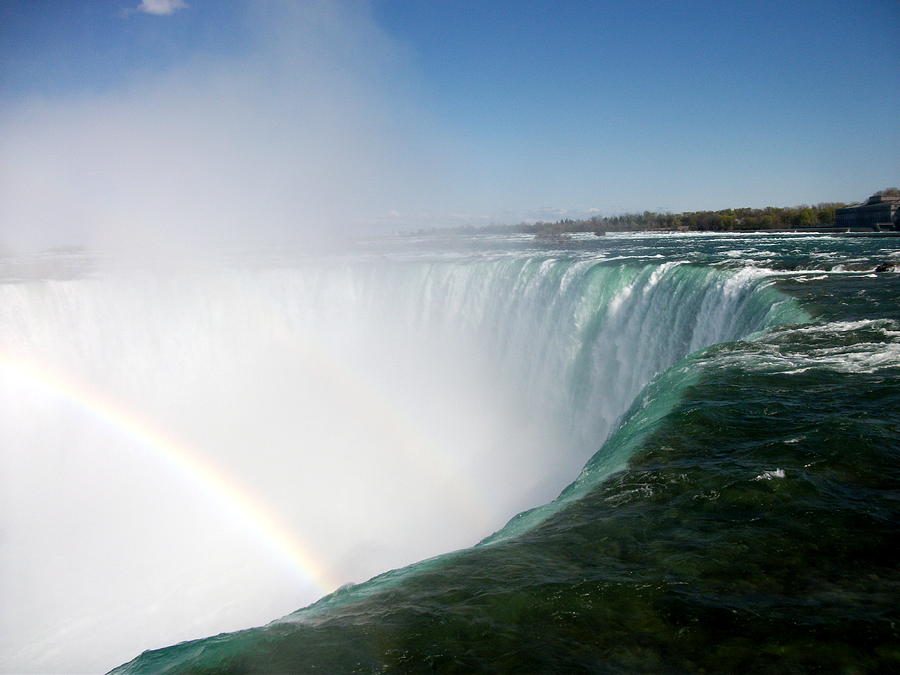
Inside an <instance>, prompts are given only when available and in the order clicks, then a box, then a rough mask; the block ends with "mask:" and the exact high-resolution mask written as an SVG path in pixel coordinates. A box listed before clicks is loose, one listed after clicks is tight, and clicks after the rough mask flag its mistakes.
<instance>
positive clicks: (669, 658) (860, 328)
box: [113, 234, 900, 673]
mask: <svg viewBox="0 0 900 675" xmlns="http://www.w3.org/2000/svg"><path fill="white" fill-rule="evenodd" d="M248 260H249V261H250V264H249V265H248ZM882 263H887V265H888V267H889V271H885V272H878V273H875V272H874V268H875V267H876V265H879V264H882ZM241 265H243V266H244V267H250V268H253V269H257V270H258V269H263V270H279V271H281V272H284V271H285V270H287V271H290V273H291V274H293V273H294V272H293V270H297V269H301V268H302V269H303V270H304V271H303V272H302V275H303V278H304V279H306V280H313V281H309V283H305V284H304V285H301V286H296V287H292V289H293V290H291V297H302V298H303V304H309V303H316V302H318V303H321V305H322V306H323V307H335V306H337V299H336V298H337V297H338V295H340V296H341V297H345V296H348V295H349V296H352V297H353V303H352V306H353V307H354V308H356V316H355V318H354V319H353V320H359V321H367V320H368V319H366V316H367V315H368V314H371V316H376V317H390V322H391V323H392V325H396V326H398V327H401V330H400V332H401V333H411V334H416V335H418V334H428V335H433V334H437V335H441V336H443V338H444V339H446V345H443V347H442V348H446V350H451V349H453V348H458V347H460V346H461V345H462V346H467V349H466V353H471V352H470V351H469V350H468V347H472V349H473V350H474V346H477V347H478V350H477V351H478V353H479V354H481V355H482V356H483V357H484V359H485V360H484V363H483V367H484V368H485V369H487V370H489V371H490V374H491V381H497V382H505V383H507V384H509V385H510V388H509V389H510V391H514V392H516V395H517V396H518V397H519V398H518V399H517V400H518V403H519V406H520V407H519V408H517V410H518V411H519V412H520V413H521V414H522V415H523V416H524V417H527V418H528V420H527V421H528V424H524V422H523V428H524V429H525V430H526V431H527V432H528V434H524V433H523V435H522V437H521V438H519V439H518V440H517V442H518V443H522V446H521V447H522V452H523V460H524V459H525V457H524V453H525V452H526V449H525V448H526V447H527V448H528V449H527V452H528V453H529V454H533V453H535V452H537V451H536V450H535V449H534V448H532V447H531V446H530V445H528V444H527V439H526V438H525V437H526V435H530V437H533V438H532V442H536V441H534V439H537V441H539V442H540V443H544V444H549V447H547V448H546V450H547V452H546V455H540V458H541V461H542V462H543V463H544V464H543V466H544V467H545V470H544V473H545V474H546V476H545V477H546V478H547V482H546V484H545V485H543V486H541V487H539V488H535V489H533V490H532V489H529V490H526V491H525V492H524V493H522V494H524V495H526V496H528V498H534V495H539V494H545V493H546V491H547V490H553V489H554V487H553V486H558V487H556V488H555V492H554V493H553V494H559V496H558V497H556V498H555V499H553V498H552V494H551V495H550V498H548V499H544V500H543V501H537V502H532V503H530V504H524V505H523V507H521V508H519V509H518V510H521V513H520V514H519V515H517V516H514V517H513V518H511V519H510V520H509V522H508V523H507V524H506V525H505V526H502V527H499V526H500V523H498V529H497V531H496V532H494V533H493V534H488V533H485V534H486V535H487V536H485V537H484V538H483V539H482V540H481V541H480V542H478V543H476V542H474V541H473V542H471V543H472V544H474V545H473V546H471V547H470V548H464V549H461V550H457V551H453V552H451V553H447V554H444V555H439V556H437V557H432V558H429V559H427V560H424V561H423V562H419V563H416V564H413V565H409V566H407V567H400V568H398V569H395V570H392V571H390V572H387V573H384V574H381V575H379V576H376V577H375V578H373V579H371V580H369V581H367V582H364V583H360V584H356V585H348V586H345V587H342V588H341V589H340V590H338V591H337V592H335V593H333V594H331V595H329V596H326V597H325V598H322V599H321V600H319V601H318V602H316V603H314V604H312V605H310V606H308V607H305V608H302V609H298V610H297V611H295V612H293V613H291V614H288V615H287V616H284V617H283V618H281V619H277V620H275V621H273V622H271V623H269V624H267V625H264V626H261V627H258V628H249V629H247V630H243V631H238V632H233V633H224V634H221V635H217V636H215V637H210V638H206V639H201V640H193V641H189V642H184V643H181V644H178V645H175V646H172V647H167V648H164V649H157V650H152V651H146V652H144V653H143V654H141V655H140V656H138V657H137V658H135V659H134V660H133V661H131V662H129V663H127V664H125V665H122V666H120V667H119V668H117V669H115V670H114V671H113V672H116V673H151V672H152V673H156V672H172V673H176V672H177V673H183V672H194V673H219V672H222V673H241V672H291V673H294V672H325V673H331V672H361V673H369V672H398V673H407V672H416V673H418V672H460V673H468V672H601V673H606V672H609V673H632V672H654V673H656V672H798V673H800V672H817V671H821V672H846V673H862V672H890V671H892V670H896V669H898V668H900V641H898V636H897V626H898V623H897V622H898V619H900V617H898V614H900V612H898V610H897V606H898V603H897V598H898V597H900V572H898V571H897V566H896V564H895V562H894V557H893V556H894V554H893V548H894V546H895V542H896V540H897V535H898V518H897V516H898V513H897V510H898V498H900V492H898V481H900V469H898V466H900V462H898V460H900V301H898V298H900V273H898V271H900V243H898V242H897V240H894V239H842V238H836V237H826V236H792V235H768V236H767V235H742V236H737V235H696V234H691V235H622V236H612V235H610V236H607V237H603V238H593V237H582V238H575V239H573V240H572V241H569V242H566V243H564V244H539V243H536V242H534V241H533V240H531V239H529V238H526V237H468V238H461V239H436V238H428V237H421V238H407V239H394V240H379V241H373V242H364V243H362V244H360V247H359V248H358V250H356V251H354V252H353V253H351V254H340V255H334V256H332V257H331V258H330V259H329V260H327V261H326V262H325V264H324V265H323V264H322V262H321V261H318V262H316V263H315V264H312V265H311V264H310V263H309V262H308V261H307V262H298V260H297V258H296V256H294V255H293V254H291V253H290V252H285V251H268V250H266V251H259V252H257V253H256V254H255V255H254V256H253V257H252V258H249V259H247V258H245V259H244V260H243V261H242V262H241ZM311 270H312V271H311ZM254 283H256V282H254ZM304 289H305V290H304ZM310 289H312V290H310ZM338 289H339V291H340V293H338ZM279 292H283V289H282V290H281V291H279ZM304 294H307V295H304ZM316 316H317V318H318V320H320V321H321V320H323V319H322V317H323V316H325V314H324V313H322V314H316ZM329 320H332V321H336V322H341V321H350V320H351V319H350V317H345V316H344V315H342V314H340V313H338V314H337V315H335V316H332V317H330V319H329ZM384 320H385V321H387V320H388V319H386V318H385V319H384ZM447 353H450V352H449V351H447ZM397 368H398V370H400V369H402V364H401V365H398V366H397ZM513 450H515V448H514V449H513ZM512 457H513V459H512V460H511V461H513V462H514V461H515V459H514V458H515V453H513V455H512ZM508 461H509V460H508ZM538 483H540V481H538ZM567 484H568V485H567ZM566 485H567V486H566ZM499 489H500V486H499V485H498V490H499ZM542 491H543V492H542ZM520 497H521V495H520ZM511 499H512V498H511ZM510 503H514V500H513V502H510ZM434 527H435V528H439V527H440V524H439V523H435V524H434ZM241 593H242V589H241V588H234V591H233V599H235V600H236V601H238V602H239V601H240V597H241Z"/></svg>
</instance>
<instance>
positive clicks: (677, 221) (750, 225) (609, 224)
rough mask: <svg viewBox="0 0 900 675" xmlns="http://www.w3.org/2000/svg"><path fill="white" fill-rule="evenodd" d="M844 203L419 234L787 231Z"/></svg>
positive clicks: (824, 219) (828, 219) (823, 223)
mask: <svg viewBox="0 0 900 675" xmlns="http://www.w3.org/2000/svg"><path fill="white" fill-rule="evenodd" d="M875 194H876V195H880V196H883V197H900V188H896V187H890V188H885V189H884V190H879V191H878V192H876V193H875ZM844 206H847V204H845V203H843V202H822V203H819V204H815V205H813V206H810V205H808V204H801V205H800V206H786V207H780V206H767V207H765V208H762V209H751V208H748V207H744V208H738V209H722V210H720V211H685V212H684V213H656V212H654V211H644V212H643V213H625V214H622V215H620V216H594V217H592V218H580V219H573V218H564V219H562V220H557V221H552V222H548V221H538V222H536V223H518V224H516V225H486V226H482V227H476V226H472V225H468V226H462V227H451V228H440V229H438V230H419V232H418V233H419V234H423V233H425V232H428V231H430V232H435V231H437V232H447V233H478V232H480V233H498V234H504V233H516V232H522V233H529V234H541V235H543V234H549V235H557V234H558V235H562V234H565V233H568V232H640V231H645V230H676V231H677V230H683V231H692V232H727V231H733V230H783V229H793V228H798V227H812V228H815V227H831V226H833V225H834V223H835V210H837V209H840V208H843V207H844Z"/></svg>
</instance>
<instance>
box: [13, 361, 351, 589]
mask: <svg viewBox="0 0 900 675" xmlns="http://www.w3.org/2000/svg"><path fill="white" fill-rule="evenodd" d="M0 373H3V374H4V376H6V377H8V378H11V379H12V380H15V381H17V382H20V383H23V384H25V385H26V386H29V387H32V388H35V389H38V390H40V391H42V392H44V393H47V394H50V395H53V396H56V397H59V398H61V399H64V400H66V401H68V402H70V403H72V404H74V405H75V406H77V407H78V408H80V409H81V410H82V411H84V412H85V413H87V414H89V415H91V416H93V417H95V418H97V419H99V420H101V421H102V422H104V423H105V424H107V425H109V426H110V427H112V428H114V429H117V430H118V431H120V432H121V433H122V434H124V435H126V436H128V437H130V438H131V439H133V440H136V441H138V442H139V443H140V444H141V445H143V446H145V447H146V448H148V449H149V450H150V451H151V452H153V453H154V454H156V455H157V456H159V457H160V458H162V459H163V460H164V461H165V462H166V463H168V464H169V465H170V467H171V468H172V470H174V471H177V472H179V473H182V474H185V475H187V476H188V477H189V478H190V479H191V481H192V482H194V483H197V484H199V485H201V486H202V487H203V489H204V490H205V491H206V492H207V494H209V495H210V496H211V497H212V498H214V499H216V500H217V501H218V502H220V503H221V504H222V505H223V506H225V507H226V508H228V509H231V510H233V511H235V512H237V513H238V514H239V515H240V516H241V517H243V518H246V519H248V520H249V521H250V523H251V524H252V527H253V530H254V531H255V532H256V534H257V536H259V537H260V539H261V540H262V541H263V542H264V543H265V544H266V545H267V546H268V547H269V548H271V549H272V550H273V551H274V552H275V553H276V554H277V555H279V556H280V557H282V558H283V559H285V560H286V562H287V563H288V564H289V565H290V566H292V567H293V568H294V569H296V570H297V571H298V572H299V573H300V574H301V576H302V577H303V578H305V579H306V580H307V581H308V582H310V583H312V584H313V585H314V586H315V587H316V588H317V589H318V590H319V591H321V592H322V593H328V592H330V591H333V590H334V589H336V588H337V587H338V586H339V585H340V584H339V582H338V581H337V580H336V579H334V578H333V577H332V576H331V574H330V573H329V571H328V569H326V567H325V566H324V565H323V564H321V563H320V562H319V561H318V560H317V558H316V555H315V553H314V552H313V551H312V550H311V549H310V547H309V546H308V545H307V544H306V543H305V542H304V541H303V540H302V538H301V537H300V535H299V534H298V533H297V532H295V531H293V530H292V529H291V528H290V527H288V526H287V525H286V524H285V523H283V522H282V521H281V520H280V519H279V518H278V516H277V515H276V514H275V513H273V512H272V511H271V510H270V509H269V508H268V507H267V506H266V505H265V504H263V503H262V502H261V501H260V500H259V499H258V498H256V497H255V496H254V495H253V494H252V493H251V492H250V491H248V490H247V489H246V488H244V487H243V486H242V485H240V483H239V482H238V481H237V480H235V479H234V478H233V477H231V476H228V475H226V474H225V473H224V472H223V471H221V470H220V469H219V468H218V467H217V466H215V465H214V464H213V463H212V462H211V461H210V460H208V459H207V458H205V457H204V456H203V455H202V454H201V453H200V452H198V451H197V450H196V449H194V448H192V447H191V446H190V445H188V444H186V443H184V442H182V441H180V440H178V439H176V438H174V437H173V436H171V435H170V434H168V433H166V432H165V431H164V430H162V429H160V428H159V427H158V426H156V425H155V424H154V423H153V422H152V421H151V420H149V419H145V418H143V417H141V416H140V415H138V414H137V413H135V412H133V411H131V410H129V409H127V408H126V407H124V406H123V405H122V404H121V403H119V402H117V401H115V400H113V399H112V398H110V397H108V396H106V395H104V394H102V393H101V392H99V391H96V390H94V389H92V388H90V387H88V386H87V385H85V384H84V383H81V382H78V381H76V380H75V379H74V378H72V377H69V376H66V375H64V374H62V373H60V372H58V371H54V370H51V369H50V368H48V367H46V366H43V365H41V364H38V363H34V362H32V361H27V360H25V359H21V358H12V357H10V356H9V355H3V354H0Z"/></svg>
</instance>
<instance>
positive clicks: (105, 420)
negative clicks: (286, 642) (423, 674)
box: [0, 255, 797, 670]
mask: <svg viewBox="0 0 900 675" xmlns="http://www.w3.org/2000/svg"><path fill="white" fill-rule="evenodd" d="M796 312H797V310H796V309H795V307H794V305H793V304H792V303H791V302H790V301H788V300H787V299H786V298H785V297H784V296H782V295H780V294H779V293H777V292H776V291H775V290H774V289H772V288H771V287H769V286H768V281H767V279H766V277H765V274H764V273H763V272H760V271H755V270H744V271H724V270H720V269H716V268H712V267H701V266H693V265H689V264H682V263H677V262H663V263H660V264H625V263H621V262H619V263H604V262H601V261H597V260H592V259H578V258H571V257H553V256H548V255H511V256H501V257H498V258H496V259H483V258H472V259H453V260H441V259H436V260H435V259H431V260H428V259H423V260H378V259H361V260H354V261H347V260H337V261H335V260H332V261H329V262H327V263H326V262H309V263H305V264H302V265H294V266H282V267H274V266H271V267H265V266H264V267H256V268H254V267H247V266H245V267H240V266H236V267H225V268H203V269H196V270H183V269H182V270H169V271H167V272H166V273H161V272H159V271H156V272H150V271H144V272H122V271H119V272H114V273H113V272H110V273H95V274H90V275H70V276H68V277H67V278H61V279H53V278H24V279H22V278H20V279H15V280H8V281H7V282H5V283H0V359H2V361H0V363H2V364H4V367H3V371H2V372H3V375H4V377H3V379H2V384H0V404H2V410H3V412H2V413H0V414H2V418H0V421H2V426H0V442H2V446H3V448H4V452H3V467H2V469H3V471H2V474H3V476H4V486H3V490H2V496H3V499H4V503H3V509H2V514H3V515H2V516H0V524H2V528H3V532H4V540H3V547H4V550H3V554H2V559H3V564H4V575H3V579H4V582H3V592H4V597H6V598H8V601H7V602H8V604H10V605H11V606H13V607H15V608H16V612H15V614H16V616H15V617H14V619H15V620H14V621H13V617H11V615H10V617H9V618H6V617H5V618H4V622H5V623H4V626H3V628H4V631H0V632H3V633H5V634H7V635H10V636H12V637H10V638H8V639H10V640H14V641H15V642H14V643H10V644H11V645H12V644H15V647H13V646H9V648H7V647H6V646H5V645H4V649H3V652H4V653H12V652H13V651H14V650H18V651H17V652H16V654H17V658H20V659H21V658H25V657H26V656H28V655H29V654H31V655H32V656H33V659H34V660H33V661H32V662H34V663H36V664H38V667H48V668H51V669H52V667H53V663H55V662H54V661H53V660H52V659H54V658H57V656H58V654H57V653H56V652H54V651H53V650H54V649H56V650H59V649H60V647H59V645H60V644H61V643H62V644H78V645H79V653H81V654H83V655H84V654H85V653H88V652H90V653H91V654H90V656H89V657H87V658H89V659H91V660H88V661H85V662H84V663H77V662H72V661H71V660H64V661H60V663H63V662H64V663H65V664H66V666H65V667H66V668H67V669H70V670H72V669H74V670H79V669H96V668H98V667H102V666H109V665H113V664H114V663H115V662H117V661H122V660H124V659H125V658H126V657H129V656H131V655H133V654H134V653H137V652H139V651H141V650H143V649H146V648H150V647H155V646H161V645H162V644H169V643H172V642H175V641H177V640H182V639H188V638H192V637H198V636H200V635H204V634H209V633H214V632H217V631H223V630H234V629H237V628H240V627H245V626H246V625H248V624H252V623H261V622H264V621H266V620H269V619H271V618H273V617H274V616H278V615H280V614H284V613H286V612H288V611H290V610H292V609H295V608H296V607H297V606H300V605H302V604H304V603H308V602H310V601H311V600H314V599H315V598H316V597H318V596H320V595H321V594H322V593H323V592H326V591H329V590H333V585H334V584H335V583H343V582H347V581H362V580H364V579H365V578H368V577H369V576H372V575H373V574H376V573H378V572H381V571H384V570H386V569H390V568H393V567H398V566H401V565H404V564H408V563H410V562H413V561H415V560H418V559H421V558H425V557H428V556H432V555H436V554H439V553H442V552H445V551H448V550H452V549H456V548H461V547H466V546H470V545H472V544H473V543H475V542H476V541H477V540H479V539H481V538H483V537H485V536H486V535H489V534H490V533H491V532H493V531H495V530H497V529H498V528H499V527H500V526H502V525H503V523H504V522H506V521H507V520H508V519H509V518H510V517H511V516H513V515H514V514H516V513H518V512H520V511H523V510H525V509H528V508H530V507H533V506H536V505H539V504H542V503H544V502H547V501H550V500H552V499H553V498H554V497H555V496H556V495H557V494H558V493H559V492H560V490H562V489H563V488H564V487H565V486H566V485H567V484H568V483H570V482H571V481H572V480H573V478H574V477H575V476H576V475H577V474H578V471H579V470H580V468H581V467H582V466H583V465H584V464H585V462H586V461H587V460H588V459H589V458H591V456H592V455H593V454H594V453H595V452H596V451H597V450H598V448H600V447H601V446H602V444H603V442H604V441H605V440H606V438H607V437H608V436H609V435H610V434H611V433H612V432H613V431H614V430H615V429H616V426H617V424H618V422H619V420H620V419H621V418H622V416H623V414H624V413H625V412H626V411H627V410H628V409H629V407H630V406H631V405H632V403H633V401H634V400H635V397H636V396H637V395H638V394H639V393H640V392H641V390H642V389H643V387H644V386H645V385H646V384H647V383H648V382H649V381H650V380H651V379H652V378H653V377H654V376H655V375H657V374H658V373H660V372H662V371H663V370H665V369H666V368H667V367H668V366H670V365H671V364H673V363H675V362H676V361H678V360H679V359H680V358H682V357H683V356H685V355H686V354H688V353H690V352H692V351H694V350H696V349H699V348H702V347H705V346H708V345H711V344H714V343H718V342H723V341H730V340H736V339H739V338H741V337H743V336H746V335H748V334H750V333H752V332H754V331H757V330H760V329H762V328H764V327H766V326H768V325H772V324H774V323H778V322H782V321H785V320H789V319H796V318H797V317H796V316H795V315H796ZM160 439H166V440H160ZM166 443H168V445H166ZM185 457H187V459H185ZM203 467H207V468H203ZM204 471H205V472H206V473H204ZM211 476H215V477H211ZM216 481H218V483H216ZM223 485H225V487H222V486H223ZM248 504H253V505H254V506H253V508H252V509H251V508H250V507H249V506H248ZM275 522H277V523H278V525H273V524H272V523H275ZM284 532H288V533H289V534H284ZM282 534H284V537H288V538H289V537H295V538H296V540H297V542H300V543H296V542H295V544H294V545H295V547H296V548H298V549H302V551H303V553H302V555H300V562H299V563H298V562H297V558H296V557H295V558H294V559H293V560H291V559H288V558H289V557H288V558H286V557H285V556H279V555H274V554H273V553H272V551H271V549H272V548H278V546H279V542H278V541H276V542H275V543H274V544H273V542H272V540H273V539H278V536H280V535H282ZM282 543H283V542H282ZM282 548H284V546H282ZM315 570H319V573H317V572H316V571H315ZM323 570H324V571H325V572H322V571H323ZM326 572H327V574H326ZM326 577H327V579H326ZM236 589H237V590H236ZM7 623H8V624H9V625H6V624H7ZM21 645H25V646H21ZM85 645H97V647H96V649H94V648H93V647H91V648H87V647H85ZM23 650H24V651H23ZM28 650H31V651H30V652H29V651H28ZM59 658H63V657H62V656H59ZM42 659H44V660H43V661H42ZM41 664H44V665H43V666H42V665H41Z"/></svg>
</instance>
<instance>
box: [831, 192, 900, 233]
mask: <svg viewBox="0 0 900 675" xmlns="http://www.w3.org/2000/svg"><path fill="white" fill-rule="evenodd" d="M834 218H835V222H834V224H835V225H836V226H837V227H847V228H851V227H870V228H872V229H873V230H879V229H880V230H890V229H894V230H897V229H900V195H898V196H893V195H890V196H886V195H882V194H874V195H872V196H871V197H869V198H868V199H867V200H866V201H865V202H863V203H861V204H854V205H853V206H846V207H844V208H842V209H837V210H836V211H835V212H834Z"/></svg>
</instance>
